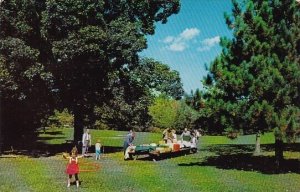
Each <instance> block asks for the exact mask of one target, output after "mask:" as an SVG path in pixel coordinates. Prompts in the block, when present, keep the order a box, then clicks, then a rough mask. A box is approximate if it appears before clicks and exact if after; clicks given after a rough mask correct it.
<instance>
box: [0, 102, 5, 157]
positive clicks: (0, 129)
mask: <svg viewBox="0 0 300 192" xmlns="http://www.w3.org/2000/svg"><path fill="white" fill-rule="evenodd" d="M2 107H3V106H2V101H0V155H1V154H2V145H3V138H2V133H3V131H2V129H3V124H4V123H3V116H2V110H3V108H2Z"/></svg>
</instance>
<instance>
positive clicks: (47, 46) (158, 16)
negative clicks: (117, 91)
mask: <svg viewBox="0 0 300 192" xmlns="http://www.w3.org/2000/svg"><path fill="white" fill-rule="evenodd" d="M179 8H180V4H179V0H174V1H168V0H162V1H148V0H141V1H132V0H113V1H112V0H98V1H94V0H87V1H80V0H70V1H64V0H59V1H48V0H45V1H34V0H32V1H28V2H27V1H26V2H23V1H15V0H12V1H3V2H1V17H0V22H1V40H5V41H6V42H7V41H9V39H11V41H17V42H18V45H22V46H23V47H24V48H23V50H26V51H27V52H29V53H30V54H29V55H30V57H32V58H30V59H31V60H32V61H30V62H31V63H32V65H34V64H35V66H37V67H39V68H38V69H39V70H31V72H32V73H33V72H36V73H37V74H38V75H39V74H40V73H41V75H40V76H41V78H40V79H41V80H45V83H46V84H45V87H44V88H45V90H47V91H49V90H50V93H47V91H44V92H45V94H41V97H42V98H43V99H45V100H49V99H50V98H52V95H55V97H54V98H55V101H56V103H55V104H56V108H59V109H64V108H67V109H68V110H69V111H70V112H72V113H73V114H74V140H75V141H76V142H77V141H79V140H80V137H81V135H82V132H83V127H84V126H88V125H89V124H91V123H93V120H94V118H95V116H94V106H95V105H101V104H102V103H103V102H104V101H105V100H109V99H110V96H111V94H112V93H111V91H112V89H111V87H110V85H111V83H110V82H112V81H114V80H116V81H123V78H124V74H125V73H128V72H129V71H131V70H132V69H134V68H135V67H136V66H137V65H138V54H137V53H138V52H140V51H142V50H143V49H145V48H146V35H153V34H154V31H155V30H154V29H155V22H162V23H166V22H167V18H168V17H169V16H170V15H172V14H175V13H178V11H179ZM13 45H16V44H13V43H12V46H13ZM2 47H3V49H7V48H6V47H7V46H6V45H4V44H3V46H2ZM3 53H5V52H4V51H2V50H1V61H2V63H3V62H5V66H6V68H9V67H10V65H12V62H7V60H8V58H9V56H10V55H9V52H8V53H7V54H6V53H5V54H3ZM13 53H15V52H13ZM21 53H22V52H21ZM25 56H26V57H28V56H27V55H25ZM25 56H24V57H25ZM26 57H25V58H24V60H25V61H26V62H27V63H28V59H26ZM15 61H16V63H17V64H18V65H21V64H22V63H23V61H20V60H16V59H15ZM25 61H24V63H25ZM7 73H8V74H9V75H11V72H10V71H8V72H7ZM7 73H6V72H5V74H4V75H6V76H9V75H7ZM46 74H47V75H46ZM13 75H14V77H16V78H19V77H20V74H13ZM29 75H30V74H29ZM48 76H49V77H48ZM46 77H47V79H46ZM50 77H51V78H50ZM125 77H126V76H125ZM113 78H115V79H113ZM8 81H9V80H8ZM42 82H43V81H42ZM125 82H126V80H125ZM47 83H48V84H51V87H50V85H48V84H47ZM29 84H30V83H28V85H29ZM41 84H42V83H41ZM26 86H27V84H26V85H24V82H20V83H19V87H21V88H22V89H23V88H24V90H31V89H29V88H28V87H26ZM41 86H42V85H41ZM41 86H40V87H39V86H35V87H34V88H33V89H34V90H36V91H37V92H38V93H40V92H41V93H44V92H43V89H42V88H41ZM5 92H8V91H5ZM12 92H13V93H12V94H16V93H15V91H14V90H13V91H12ZM20 93H23V92H20ZM1 101H3V99H2V98H1ZM17 102H18V101H17V100H13V101H12V103H14V104H15V103H17ZM5 103H6V101H4V104H5ZM21 103H22V105H25V102H23V100H22V101H21ZM48 103H49V102H41V103H39V102H33V101H30V102H28V104H27V105H28V106H29V105H33V104H34V105H36V106H38V107H37V108H39V109H47V110H45V111H48V112H49V111H51V108H49V107H48V106H45V105H48ZM4 104H2V107H3V106H4ZM19 108H20V109H21V107H17V109H19ZM22 109H24V108H22ZM49 109H50V110H49ZM34 111H35V112H36V110H34ZM22 113H26V112H25V111H22V112H20V114H22ZM2 114H4V115H5V114H6V112H5V111H4V112H3V111H2ZM41 116H43V115H39V116H35V115H33V117H35V118H36V119H40V118H41ZM4 120H5V122H4V123H6V124H7V123H8V121H10V120H9V119H6V118H4ZM24 121H27V120H24ZM10 122H11V123H14V122H13V121H10ZM34 122H36V121H34ZM12 125H13V124H12ZM3 126H4V127H6V126H7V125H3ZM28 126H29V125H28ZM26 127H27V126H26ZM30 127H31V126H30Z"/></svg>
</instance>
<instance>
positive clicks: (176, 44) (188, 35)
mask: <svg viewBox="0 0 300 192" xmlns="http://www.w3.org/2000/svg"><path fill="white" fill-rule="evenodd" d="M199 34H200V30H199V29H197V28H187V29H185V30H184V31H183V32H181V33H180V34H179V35H178V36H176V37H173V36H167V37H166V38H165V39H164V40H163V42H164V43H166V44H168V45H167V49H169V50H171V51H184V50H185V49H186V48H187V47H188V46H189V43H190V42H191V40H193V39H194V38H196V37H197V36H198V35H199Z"/></svg>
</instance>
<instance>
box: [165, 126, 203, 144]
mask: <svg viewBox="0 0 300 192" xmlns="http://www.w3.org/2000/svg"><path fill="white" fill-rule="evenodd" d="M200 136H201V133H200V132H199V131H198V130H197V129H195V130H192V131H189V130H188V129H187V128H185V129H184V130H183V132H182V134H181V135H180V141H182V142H185V141H186V142H191V143H196V142H197V141H198V139H199V137H200ZM162 137H163V140H164V142H165V143H176V142H177V141H178V140H177V135H176V130H175V129H169V128H167V129H165V130H164V131H163V136H162Z"/></svg>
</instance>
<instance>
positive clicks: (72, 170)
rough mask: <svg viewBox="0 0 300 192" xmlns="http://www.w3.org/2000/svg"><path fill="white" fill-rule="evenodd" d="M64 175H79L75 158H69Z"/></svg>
mask: <svg viewBox="0 0 300 192" xmlns="http://www.w3.org/2000/svg"><path fill="white" fill-rule="evenodd" d="M66 173H67V174H68V175H74V174H77V173H79V166H78V160H77V157H75V158H73V157H71V158H70V161H69V163H68V165H67V169H66Z"/></svg>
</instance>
